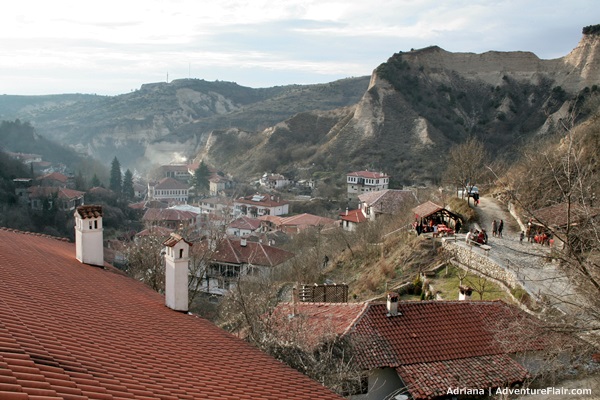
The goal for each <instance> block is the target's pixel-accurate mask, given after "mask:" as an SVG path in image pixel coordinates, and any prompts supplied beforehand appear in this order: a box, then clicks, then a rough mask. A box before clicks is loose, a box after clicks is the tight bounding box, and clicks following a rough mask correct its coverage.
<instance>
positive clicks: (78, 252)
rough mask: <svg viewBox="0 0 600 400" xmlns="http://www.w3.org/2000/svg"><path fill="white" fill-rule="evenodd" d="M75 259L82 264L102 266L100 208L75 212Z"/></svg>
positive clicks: (82, 208)
mask: <svg viewBox="0 0 600 400" xmlns="http://www.w3.org/2000/svg"><path fill="white" fill-rule="evenodd" d="M75 258H76V259H77V260H79V261H80V262H81V263H83V264H89V265H97V266H101V267H102V266H104V243H103V228H102V206H92V205H89V206H79V207H77V209H76V210H75Z"/></svg>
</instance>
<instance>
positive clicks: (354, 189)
mask: <svg viewBox="0 0 600 400" xmlns="http://www.w3.org/2000/svg"><path fill="white" fill-rule="evenodd" d="M389 183H390V177H389V176H388V175H386V174H384V173H383V172H371V171H356V172H350V173H348V174H346V185H347V188H348V189H347V192H348V200H353V199H354V200H355V199H356V198H357V197H358V195H360V194H362V193H365V192H375V191H378V190H384V189H387V188H388V185H389Z"/></svg>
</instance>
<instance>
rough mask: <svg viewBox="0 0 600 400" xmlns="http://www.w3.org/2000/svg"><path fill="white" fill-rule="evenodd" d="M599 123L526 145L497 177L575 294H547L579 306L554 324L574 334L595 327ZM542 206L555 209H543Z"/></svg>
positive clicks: (599, 271) (599, 290)
mask: <svg viewBox="0 0 600 400" xmlns="http://www.w3.org/2000/svg"><path fill="white" fill-rule="evenodd" d="M599 122H600V117H598V116H596V117H595V118H592V119H591V120H590V122H588V123H586V124H585V125H583V126H580V127H578V128H575V129H573V130H568V131H567V132H566V134H565V136H564V137H562V138H561V139H560V141H559V142H558V143H556V142H552V141H548V143H537V145H536V146H535V147H533V148H530V149H527V151H526V152H525V157H524V158H523V162H522V163H520V164H519V165H516V166H515V167H514V168H513V169H512V170H511V171H510V172H509V174H508V175H507V176H506V178H503V179H499V182H500V183H501V184H502V185H504V186H505V189H506V190H505V192H506V193H507V194H508V196H509V197H510V201H512V202H513V203H515V204H517V205H518V206H519V207H520V209H521V210H522V212H523V214H524V215H526V216H531V217H532V218H533V219H534V221H535V222H536V223H538V224H541V225H542V227H543V229H544V231H545V232H547V233H548V234H550V235H551V236H552V239H553V241H554V243H555V245H554V247H553V248H552V252H551V253H550V257H551V258H552V259H554V260H556V262H558V263H560V266H561V269H562V271H563V272H564V273H565V274H566V275H567V276H569V278H570V282H571V284H572V285H573V286H574V287H575V288H576V289H577V291H578V292H579V294H580V295H581V296H578V297H577V298H569V299H567V298H557V299H551V300H552V301H560V302H563V303H565V304H568V305H569V306H571V307H574V308H576V309H578V310H579V312H577V313H576V315H574V316H573V318H564V317H561V320H560V321H557V326H559V327H560V329H562V330H565V329H570V330H572V331H573V333H575V334H582V333H584V332H587V333H592V332H594V333H598V332H600V325H599V324H598V321H599V320H600V301H599V299H600V231H599V229H598V221H599V216H600V209H598V208H597V205H596V204H595V203H596V202H597V201H596V193H598V190H600V176H599V175H598V172H597V165H598V160H597V150H598V148H600V125H599ZM548 206H555V207H556V210H557V211H555V212H554V213H551V214H548V213H545V214H543V213H542V210H543V209H544V208H545V207H548ZM558 217H559V218H558ZM558 219H560V222H557V220H558ZM599 342H600V340H599Z"/></svg>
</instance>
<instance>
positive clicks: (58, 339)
mask: <svg viewBox="0 0 600 400" xmlns="http://www.w3.org/2000/svg"><path fill="white" fill-rule="evenodd" d="M101 219H102V210H101V208H97V207H95V206H83V208H80V209H78V211H77V213H76V215H75V220H76V226H77V228H76V230H77V232H79V233H77V234H76V236H75V237H76V243H70V242H68V241H67V240H62V239H57V238H53V237H50V236H46V235H40V234H29V233H26V232H20V231H15V230H12V229H5V228H0V399H11V400H12V399H14V400H17V399H72V400H75V399H81V400H84V399H190V400H191V399H209V400H210V399H214V400H217V399H219V400H220V399H286V400H313V399H314V400H336V399H341V397H339V396H337V395H336V394H334V393H333V392H331V391H330V390H328V389H327V388H325V387H323V386H322V385H321V384H320V383H318V382H315V381H312V380H311V379H309V378H308V377H306V376H304V375H302V374H301V373H300V372H298V371H296V370H294V369H292V368H290V367H288V366H286V365H284V364H283V363H281V362H279V361H278V360H275V359H274V358H271V357H270V356H268V355H266V354H265V353H263V352H261V351H260V350H258V349H256V348H254V347H252V346H251V345H249V344H248V343H246V342H244V341H243V340H241V339H239V338H237V337H235V336H233V335H231V334H229V333H227V332H225V331H224V330H222V329H220V328H218V327H217V326H215V325H214V324H213V323H211V322H209V321H207V320H205V319H203V318H200V317H198V316H196V315H193V314H190V313H188V312H186V310H181V308H184V309H186V306H187V304H185V299H183V301H182V299H181V298H180V297H179V294H178V293H177V292H173V290H174V289H175V288H177V287H185V288H186V290H187V284H186V282H185V281H181V280H183V279H185V280H187V269H188V262H189V243H188V242H186V241H185V240H183V239H182V238H180V237H177V236H172V237H170V238H169V239H168V240H167V241H165V243H164V248H165V263H166V269H167V276H166V277H165V278H166V281H167V285H166V288H165V289H166V290H165V291H166V293H167V295H162V294H160V293H157V292H154V291H152V290H151V289H150V288H148V287H147V286H145V285H144V284H142V283H141V282H138V281H136V280H134V279H132V278H130V277H128V276H126V275H124V274H123V273H122V272H120V271H119V270H117V269H116V268H114V267H112V266H111V265H109V264H106V263H104V262H101V263H100V265H97V261H96V260H95V259H94V257H92V258H91V259H90V258H88V257H87V256H86V254H85V253H87V252H88V251H91V253H92V255H96V254H100V253H98V252H97V251H96V250H95V249H94V248H90V247H89V246H92V247H93V246H98V245H100V246H101V244H102V239H101V235H102V221H101ZM99 237H100V240H98V238H99ZM88 239H90V240H88ZM80 241H83V242H84V243H83V244H82V243H80ZM76 248H77V251H76ZM98 251H101V250H98ZM80 252H81V253H80ZM76 253H77V258H76ZM79 260H81V261H79ZM186 293H187V291H186Z"/></svg>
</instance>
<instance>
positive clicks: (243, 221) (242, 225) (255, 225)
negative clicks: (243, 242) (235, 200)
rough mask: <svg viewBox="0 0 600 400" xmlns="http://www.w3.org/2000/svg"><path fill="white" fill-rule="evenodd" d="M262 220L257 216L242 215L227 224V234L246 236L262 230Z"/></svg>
mask: <svg viewBox="0 0 600 400" xmlns="http://www.w3.org/2000/svg"><path fill="white" fill-rule="evenodd" d="M261 223H262V221H261V220H260V219H256V218H249V217H245V216H241V217H239V218H237V219H235V220H233V221H231V222H230V223H229V225H227V235H229V236H237V237H246V236H248V235H251V234H253V233H257V232H260V227H261Z"/></svg>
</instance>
